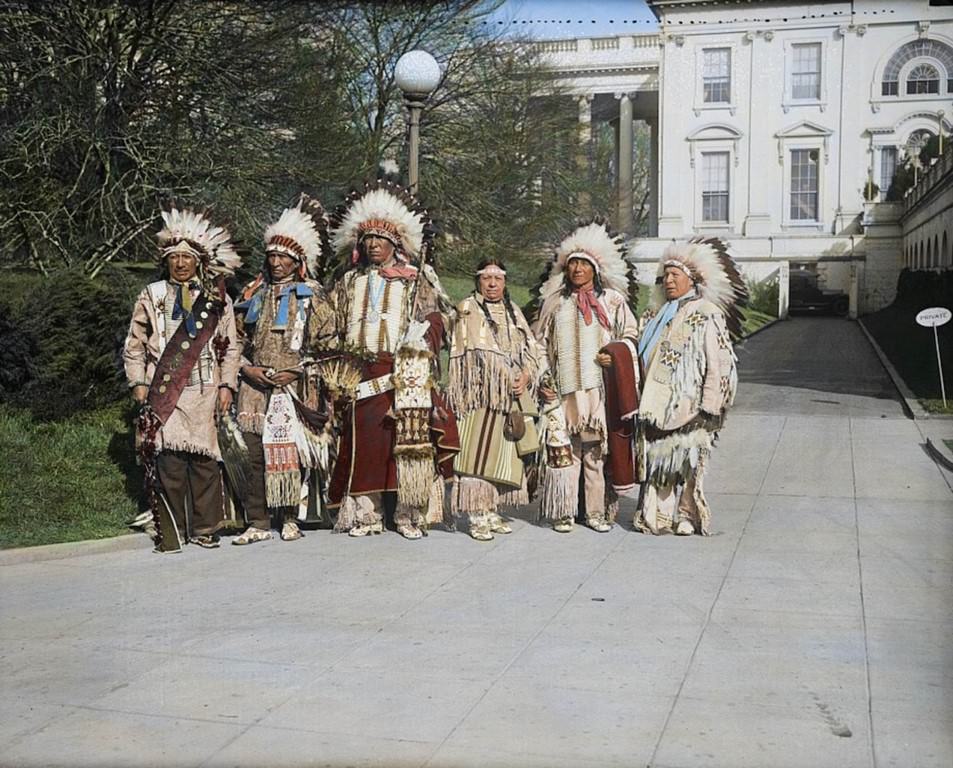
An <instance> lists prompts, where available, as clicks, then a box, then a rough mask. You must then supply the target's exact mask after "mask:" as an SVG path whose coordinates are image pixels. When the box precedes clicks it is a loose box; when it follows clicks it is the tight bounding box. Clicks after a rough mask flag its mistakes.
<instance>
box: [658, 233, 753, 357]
mask: <svg viewBox="0 0 953 768" xmlns="http://www.w3.org/2000/svg"><path fill="white" fill-rule="evenodd" d="M666 267H677V268H678V269H681V270H682V271H683V272H685V273H686V274H687V275H688V276H689V277H690V278H691V279H692V282H693V283H694V284H695V290H696V291H697V292H698V295H699V296H701V297H702V298H703V299H705V300H706V301H710V302H711V303H712V304H714V305H715V306H716V307H718V309H720V310H721V311H722V312H723V313H724V315H725V321H726V324H727V327H728V332H729V333H730V334H731V337H732V338H733V339H738V338H740V337H741V323H742V319H743V318H742V317H741V307H743V306H745V305H746V304H747V303H748V288H747V287H746V286H745V281H744V279H743V278H742V277H741V273H740V272H739V271H738V267H737V265H736V264H735V262H734V259H732V258H731V255H730V254H729V253H728V246H727V245H726V244H725V242H724V241H723V240H720V239H719V238H717V237H693V238H692V239H690V240H689V241H688V242H687V243H674V244H672V245H670V246H668V247H667V248H666V249H665V250H664V251H663V252H662V258H661V260H660V261H659V266H658V273H657V280H656V283H657V284H656V287H655V291H654V295H653V302H652V303H653V304H654V305H655V306H661V305H662V304H663V303H664V302H665V292H664V289H663V288H662V285H661V278H662V276H663V275H664V273H665V268H666Z"/></svg>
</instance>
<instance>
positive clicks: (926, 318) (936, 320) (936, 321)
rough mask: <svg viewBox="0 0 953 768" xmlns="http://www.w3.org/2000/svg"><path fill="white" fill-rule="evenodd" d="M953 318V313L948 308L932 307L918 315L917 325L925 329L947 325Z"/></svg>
mask: <svg viewBox="0 0 953 768" xmlns="http://www.w3.org/2000/svg"><path fill="white" fill-rule="evenodd" d="M951 318H953V312H950V310H948V309H947V308H946V307H930V308H929V309H924V310H922V311H920V312H918V313H917V323H918V324H920V325H922V326H923V327H924V328H933V327H935V326H937V325H946V324H947V323H948V322H950V319H951Z"/></svg>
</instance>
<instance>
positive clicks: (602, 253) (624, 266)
mask: <svg viewBox="0 0 953 768" xmlns="http://www.w3.org/2000/svg"><path fill="white" fill-rule="evenodd" d="M625 251H626V249H625V236H624V235H622V234H619V233H616V232H613V231H612V230H611V229H610V228H609V225H608V223H607V222H606V220H605V219H604V218H602V217H601V216H596V217H594V218H593V219H591V220H589V221H585V222H582V223H580V224H579V225H578V226H577V227H576V228H575V229H574V230H573V231H572V232H570V233H569V234H568V235H567V236H566V237H564V238H563V239H562V241H560V243H559V245H558V246H556V250H555V252H554V253H553V255H552V258H551V259H550V260H549V263H548V264H547V265H546V267H545V269H544V270H543V273H542V275H540V277H539V282H538V283H537V285H536V288H534V289H533V299H532V302H531V304H530V313H531V316H533V317H536V316H537V315H538V314H539V312H540V311H541V310H542V306H543V304H545V303H546V300H547V299H549V298H550V297H551V296H555V295H556V294H558V293H560V292H561V291H562V290H563V288H564V287H565V285H566V277H565V272H566V265H567V264H568V263H569V260H570V259H585V260H586V261H588V262H589V263H590V264H592V266H593V268H594V269H595V271H596V274H597V275H598V277H599V282H600V283H601V284H602V287H603V288H612V289H613V290H615V291H618V292H619V293H621V294H622V295H623V296H625V297H627V298H628V300H629V304H630V306H631V307H632V310H633V311H635V305H636V301H637V300H638V293H639V283H638V280H637V279H636V271H635V265H634V264H633V263H632V262H630V261H629V260H628V259H626V255H625Z"/></svg>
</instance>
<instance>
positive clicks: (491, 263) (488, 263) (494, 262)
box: [473, 256, 519, 331]
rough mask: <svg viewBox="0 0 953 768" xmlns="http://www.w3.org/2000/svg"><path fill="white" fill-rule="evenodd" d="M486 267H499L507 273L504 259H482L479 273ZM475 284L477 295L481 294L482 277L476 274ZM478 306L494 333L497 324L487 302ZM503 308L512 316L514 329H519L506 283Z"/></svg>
mask: <svg viewBox="0 0 953 768" xmlns="http://www.w3.org/2000/svg"><path fill="white" fill-rule="evenodd" d="M486 267H499V268H500V269H501V270H503V271H504V272H506V265H505V264H504V263H503V260H502V259H497V258H496V257H494V256H489V257H487V258H485V259H481V260H480V263H479V264H477V268H476V271H477V272H479V271H480V270H481V269H484V268H486ZM473 284H474V286H475V287H476V293H479V292H480V275H479V274H474V276H473ZM477 304H479V305H480V309H482V310H483V314H484V316H485V317H486V322H487V324H488V325H489V326H490V328H492V329H493V330H494V331H496V330H498V328H497V325H496V322H495V321H494V320H493V318H492V317H491V315H490V310H489V309H487V306H486V302H485V301H478V302H477ZM503 306H504V307H506V313H507V314H508V315H509V316H510V320H511V321H512V322H513V327H514V328H518V327H519V326H518V325H517V323H516V313H515V312H514V311H513V302H512V301H511V300H510V291H509V288H507V287H506V283H505V282H504V283H503Z"/></svg>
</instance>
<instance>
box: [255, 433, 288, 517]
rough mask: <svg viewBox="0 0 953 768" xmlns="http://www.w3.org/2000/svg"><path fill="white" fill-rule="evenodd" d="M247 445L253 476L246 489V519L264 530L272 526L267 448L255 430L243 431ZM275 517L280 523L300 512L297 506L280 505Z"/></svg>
mask: <svg viewBox="0 0 953 768" xmlns="http://www.w3.org/2000/svg"><path fill="white" fill-rule="evenodd" d="M242 437H244V438H245V445H247V446H248V461H249V463H250V464H251V476H250V477H249V478H248V487H247V488H246V490H245V521H246V522H247V523H248V524H249V525H254V526H255V527H256V528H260V529H261V530H263V531H267V530H268V529H269V528H271V518H272V510H270V509H268V501H267V497H266V496H265V448H264V446H263V445H262V442H261V435H256V434H255V433H254V432H242ZM274 511H275V517H277V518H278V521H279V523H283V522H284V521H285V520H294V519H295V516H296V515H297V513H298V508H297V507H278V508H276V509H275V510H274Z"/></svg>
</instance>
